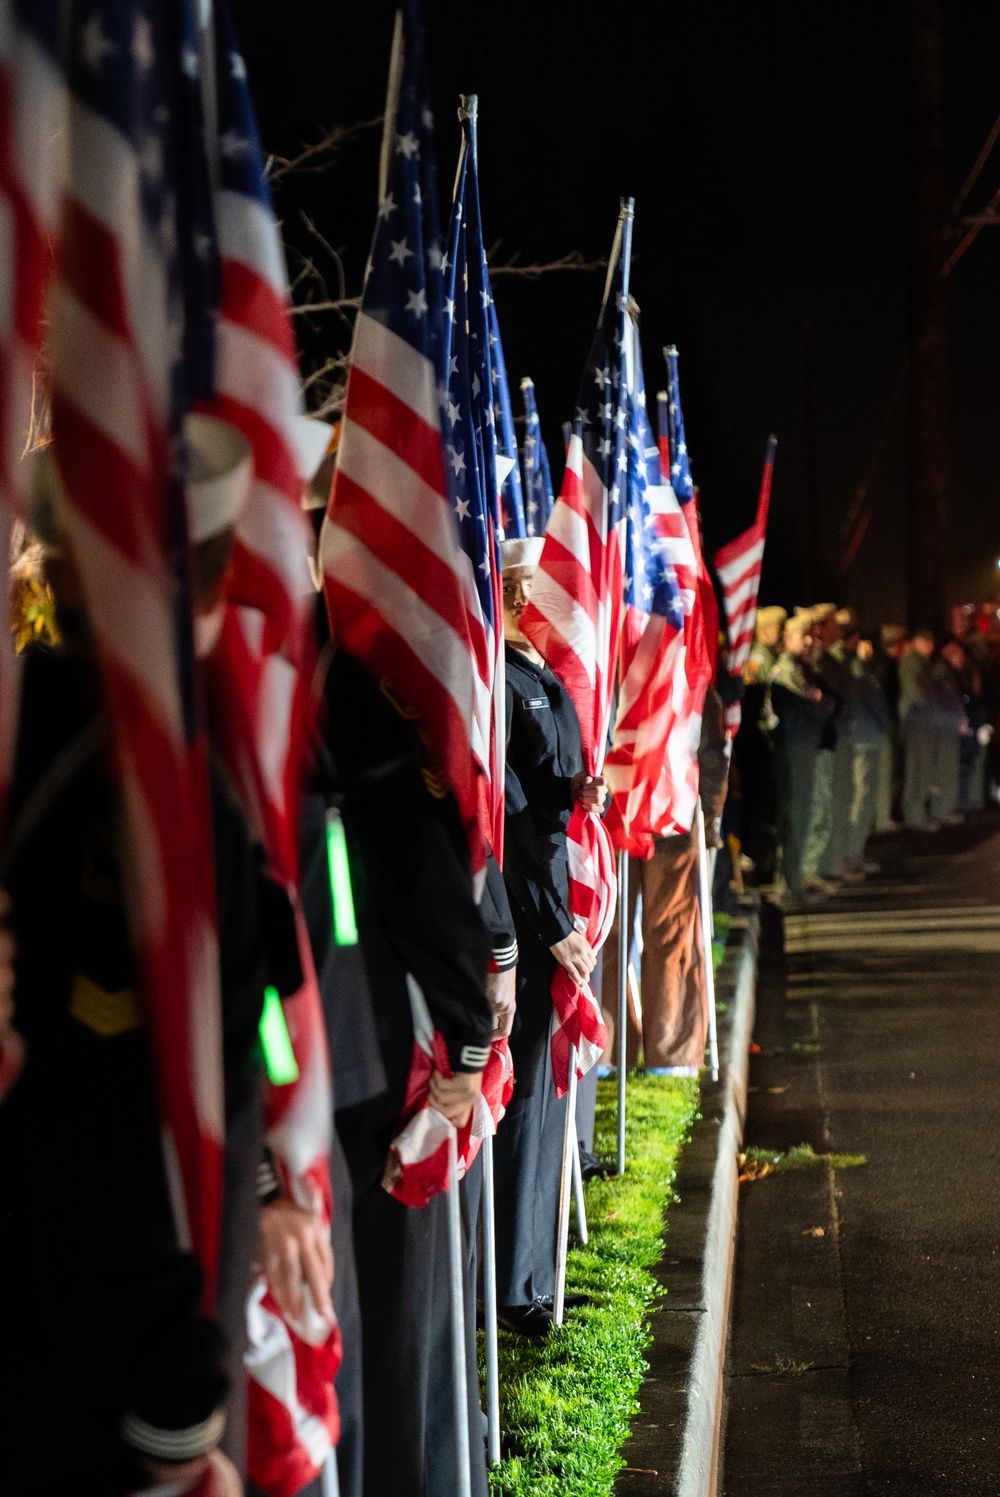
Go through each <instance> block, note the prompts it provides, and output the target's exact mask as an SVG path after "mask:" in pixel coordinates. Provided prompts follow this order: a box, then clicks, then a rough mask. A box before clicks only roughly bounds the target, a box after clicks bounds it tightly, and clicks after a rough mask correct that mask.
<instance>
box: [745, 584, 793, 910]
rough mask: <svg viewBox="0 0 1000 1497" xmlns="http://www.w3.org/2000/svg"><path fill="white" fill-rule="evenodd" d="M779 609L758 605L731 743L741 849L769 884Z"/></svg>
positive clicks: (774, 844)
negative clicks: (737, 724) (740, 796)
mask: <svg viewBox="0 0 1000 1497" xmlns="http://www.w3.org/2000/svg"><path fill="white" fill-rule="evenodd" d="M787 617H788V614H787V612H786V611H785V609H784V608H758V610H757V616H756V620H755V626H754V641H753V645H752V647H751V649H750V654H749V657H748V659H747V663H746V666H745V667H744V671H743V721H742V726H741V728H740V731H739V733H738V734H737V735H736V740H735V743H734V745H733V754H734V757H735V760H736V769H737V773H738V775H739V782H740V784H741V785H742V787H743V803H742V815H743V820H742V828H741V830H742V834H743V836H742V840H743V848H744V850H745V852H746V854H747V856H748V857H749V858H751V859H752V861H753V865H754V882H755V883H757V884H769V883H771V881H772V880H773V878H774V875H775V870H776V866H777V857H778V782H777V765H776V762H775V749H774V740H773V735H772V728H773V718H774V714H773V712H772V710H771V672H772V671H773V670H774V667H775V665H776V664H777V661H778V655H779V653H780V651H781V631H782V628H783V627H784V623H785V620H786V619H787Z"/></svg>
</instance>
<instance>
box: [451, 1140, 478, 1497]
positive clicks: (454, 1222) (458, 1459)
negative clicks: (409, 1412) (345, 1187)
mask: <svg viewBox="0 0 1000 1497" xmlns="http://www.w3.org/2000/svg"><path fill="white" fill-rule="evenodd" d="M448 1281H449V1287H450V1289H451V1374H452V1392H453V1394H454V1403H455V1466H456V1470H457V1479H458V1486H457V1487H456V1489H455V1497H472V1468H471V1465H470V1462H469V1383H468V1373H467V1369H466V1365H465V1292H464V1286H463V1283H462V1216H461V1207H460V1204H459V1199H458V1135H457V1134H456V1132H455V1129H454V1128H449V1129H448Z"/></svg>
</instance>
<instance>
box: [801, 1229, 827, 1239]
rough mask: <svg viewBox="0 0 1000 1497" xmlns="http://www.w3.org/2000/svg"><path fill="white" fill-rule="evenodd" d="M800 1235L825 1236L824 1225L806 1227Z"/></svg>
mask: <svg viewBox="0 0 1000 1497" xmlns="http://www.w3.org/2000/svg"><path fill="white" fill-rule="evenodd" d="M802 1236H803V1237H825V1236H826V1228H825V1227H806V1229H805V1231H804V1232H803V1233H802Z"/></svg>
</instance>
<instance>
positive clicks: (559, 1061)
mask: <svg viewBox="0 0 1000 1497" xmlns="http://www.w3.org/2000/svg"><path fill="white" fill-rule="evenodd" d="M607 516H608V496H607V492H606V490H605V489H604V487H603V485H602V483H601V479H600V475H599V474H598V473H597V471H596V470H595V468H594V467H593V465H592V464H591V463H590V462H589V461H587V459H586V457H585V455H584V450H583V443H582V441H581V439H580V436H579V433H574V434H573V436H572V437H571V439H570V444H569V452H568V453H567V458H566V471H565V474H564V475H563V483H562V489H561V491H560V494H559V498H558V499H557V500H556V502H555V504H554V505H553V506H552V513H551V514H550V516H549V523H548V525H547V527H546V530H545V543H544V545H543V547H542V555H541V559H540V561H539V564H538V571H537V573H536V576H535V580H534V585H533V587H532V593H531V601H530V603H529V604H528V606H527V607H526V608H525V610H524V612H523V614H522V615H521V628H522V629H523V631H524V633H525V635H526V637H527V638H528V639H530V641H531V643H532V644H533V645H534V646H535V649H536V650H538V652H539V654H540V655H541V656H542V658H543V659H544V661H545V663H546V665H547V666H548V667H549V669H550V670H551V671H552V672H553V673H554V674H555V675H556V676H558V678H559V680H560V681H561V682H562V684H563V685H564V686H565V688H566V690H567V691H568V693H569V695H570V698H571V699H572V702H573V705H574V707H575V708H576V712H577V716H578V718H579V720H580V736H581V739H582V742H583V765H584V769H585V770H586V772H587V773H588V774H600V772H601V768H602V766H603V763H604V750H605V745H606V743H607V739H608V728H609V724H610V720H611V710H612V704H613V700H614V685H615V667H616V664H617V659H618V647H619V637H620V631H621V615H622V607H621V599H622V558H621V546H620V542H619V536H618V533H617V531H616V530H615V529H613V528H611V529H609V527H608V523H607ZM567 841H568V852H569V859H570V914H571V915H572V916H573V918H574V920H575V921H576V922H577V924H578V928H579V929H582V930H583V931H584V933H585V934H587V937H588V940H590V941H591V944H594V943H596V945H595V949H596V947H597V946H600V944H602V943H603V941H604V940H605V939H606V937H607V933H608V931H609V930H610V928H611V921H612V919H613V918H614V904H615V891H616V883H615V870H614V855H613V853H612V849H611V842H610V838H609V837H608V835H607V832H606V831H605V828H604V827H603V825H602V824H601V822H600V820H599V818H598V817H596V816H594V815H593V814H592V813H590V812H587V813H584V812H581V811H579V810H577V811H574V813H573V816H572V817H571V819H570V824H569V829H568V832H567ZM552 999H553V1003H554V1005H555V1010H556V1020H557V1022H556V1025H555V1029H554V1032H553V1037H552V1067H553V1074H554V1077H555V1084H556V1092H557V1094H558V1095H559V1096H562V1094H563V1093H564V1092H565V1090H566V1088H567V1086H568V1080H569V1069H568V1067H569V1047H570V1045H576V1046H577V1057H578V1064H577V1070H578V1074H579V1075H581V1076H583V1075H586V1073H587V1071H588V1070H589V1069H590V1066H591V1065H593V1064H594V1063H595V1062H596V1060H597V1058H598V1056H599V1055H600V1053H601V1051H602V1050H603V1048H604V1046H605V1044H606V1043H607V1031H606V1029H605V1027H604V1023H603V1021H602V1019H601V1011H600V1005H599V1004H598V1003H597V1001H596V999H595V998H594V994H593V990H592V989H591V987H590V984H589V983H585V984H583V985H581V984H578V983H575V982H573V981H572V979H570V978H569V976H568V974H567V973H566V972H564V971H563V969H562V968H561V967H560V968H559V969H558V970H557V971H556V975H555V977H554V978H553V982H552Z"/></svg>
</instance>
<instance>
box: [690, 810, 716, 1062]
mask: <svg viewBox="0 0 1000 1497" xmlns="http://www.w3.org/2000/svg"><path fill="white" fill-rule="evenodd" d="M695 817H696V822H697V830H698V906H699V911H700V914H701V945H702V956H703V959H704V962H705V1002H706V1004H707V1006H708V1055H709V1061H710V1063H711V1066H712V1080H713V1081H718V1079H719V1031H718V1020H717V1016H716V1012H715V963H714V961H713V959H712V934H713V931H712V890H711V886H710V884H709V878H708V849H707V847H706V845H705V811H704V808H703V806H702V804H701V797H700V796H699V797H698V809H697V811H696V813H695Z"/></svg>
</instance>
